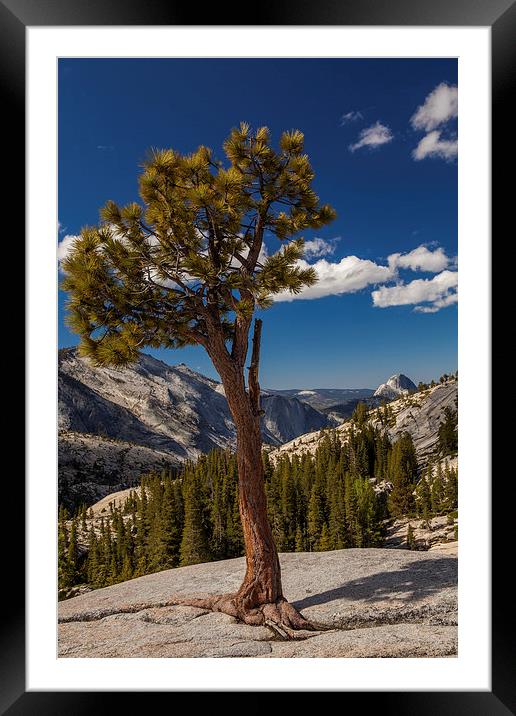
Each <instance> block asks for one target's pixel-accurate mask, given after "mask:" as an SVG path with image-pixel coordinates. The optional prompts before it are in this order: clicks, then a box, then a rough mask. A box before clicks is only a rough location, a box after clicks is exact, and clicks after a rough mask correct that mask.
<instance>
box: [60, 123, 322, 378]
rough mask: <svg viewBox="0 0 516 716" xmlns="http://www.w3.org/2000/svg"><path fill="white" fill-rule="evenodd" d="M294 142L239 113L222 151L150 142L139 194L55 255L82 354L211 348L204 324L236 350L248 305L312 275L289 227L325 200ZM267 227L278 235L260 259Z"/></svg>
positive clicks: (309, 225) (294, 288) (129, 355)
mask: <svg viewBox="0 0 516 716" xmlns="http://www.w3.org/2000/svg"><path fill="white" fill-rule="evenodd" d="M303 145H304V138H303V134H302V133H301V132H300V131H298V130H293V131H290V132H284V133H283V134H282V136H281V137H280V140H279V147H278V148H277V149H275V148H274V147H273V146H272V143H271V138H270V134H269V130H268V129H267V128H266V127H261V128H259V129H257V130H255V131H253V130H252V129H251V128H250V126H249V125H248V124H246V123H241V124H240V126H239V127H238V128H235V129H233V130H232V131H231V133H230V135H229V137H228V138H227V139H226V141H225V142H224V145H223V146H224V152H225V161H224V162H222V161H219V160H216V159H215V158H214V157H213V154H212V150H211V149H209V148H207V147H204V146H200V147H199V148H198V149H197V150H196V151H195V152H193V153H191V154H181V153H179V152H177V151H175V150H173V149H151V150H150V151H149V152H148V155H147V157H146V159H145V161H144V162H143V165H142V171H141V174H140V176H139V191H140V203H137V202H133V203H130V204H128V205H126V206H118V204H116V203H115V202H114V201H108V202H107V203H106V204H105V206H104V207H103V208H102V209H101V212H100V223H99V224H98V225H97V226H91V227H85V228H83V229H82V231H81V232H80V236H79V237H78V239H77V240H76V241H75V243H74V246H73V248H72V250H71V252H70V253H69V255H68V256H67V258H66V259H65V260H64V261H63V264H62V268H63V271H64V273H65V278H64V280H63V282H62V288H63V289H64V290H65V291H67V292H68V293H69V300H68V323H69V326H70V328H71V329H72V330H73V331H75V332H76V333H78V334H79V336H80V350H81V353H82V354H83V355H87V356H89V357H90V358H92V359H93V361H94V362H95V363H96V364H97V365H115V366H120V365H124V364H127V363H131V362H134V361H136V360H137V357H138V352H139V350H140V349H141V348H142V347H144V346H150V347H154V348H157V347H165V348H180V347H182V346H185V345H188V344H201V345H203V346H205V348H206V349H207V351H208V353H210V341H211V340H212V338H213V334H214V332H215V333H217V334H219V335H220V334H222V335H223V337H224V340H225V341H228V342H230V344H231V347H232V351H233V353H238V351H239V350H241V345H242V343H243V342H244V341H245V340H246V338H247V332H248V328H249V323H250V321H251V318H252V314H253V312H254V310H255V309H257V308H267V307H268V306H270V305H271V303H272V300H273V297H274V295H275V294H277V293H279V292H282V291H288V292H291V293H294V294H295V293H299V292H300V291H301V290H302V288H303V287H304V286H310V285H312V284H313V283H314V282H315V281H316V275H315V272H314V270H313V268H311V267H306V266H304V265H303V264H300V263H299V259H300V258H301V257H302V255H303V239H302V238H301V236H300V234H301V232H303V231H305V230H307V229H317V228H320V227H322V226H324V225H325V224H327V223H329V222H330V221H332V219H334V218H335V211H334V210H333V209H332V208H331V207H330V206H328V205H326V204H321V203H320V200H319V197H318V196H317V195H316V193H315V192H314V190H313V188H312V182H313V179H314V172H313V170H312V168H311V165H310V161H309V159H308V157H307V155H306V154H304V153H303ZM266 234H268V235H271V236H275V237H276V238H277V239H279V240H280V241H282V242H283V246H282V248H281V250H280V251H278V252H277V253H275V254H273V255H272V256H269V257H267V258H265V259H261V258H260V257H261V256H263V251H262V247H263V242H264V237H265V235H266Z"/></svg>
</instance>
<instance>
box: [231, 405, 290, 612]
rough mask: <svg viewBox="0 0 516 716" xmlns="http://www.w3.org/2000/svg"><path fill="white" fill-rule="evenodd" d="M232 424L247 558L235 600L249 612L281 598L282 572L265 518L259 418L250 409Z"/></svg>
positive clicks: (241, 413) (240, 413) (234, 418)
mask: <svg viewBox="0 0 516 716" xmlns="http://www.w3.org/2000/svg"><path fill="white" fill-rule="evenodd" d="M247 402H248V403H249V399H248V401H247ZM245 407H246V408H247V406H245ZM246 413H247V414H246ZM233 420H234V421H235V425H236V430H237V464H238V498H239V508H240V519H241V521H242V530H243V534H244V544H245V557H246V573H245V578H244V581H243V583H242V586H241V587H240V589H239V590H238V596H237V599H238V601H239V602H241V604H242V607H243V608H244V609H249V608H251V609H252V608H255V607H257V606H259V605H262V604H267V603H274V602H277V601H278V599H280V598H282V597H283V593H282V588H281V572H280V565H279V560H278V552H277V549H276V545H275V543H274V540H273V537H272V531H271V527H270V524H269V519H268V516H267V498H266V495H265V481H264V474H263V463H262V439H261V431H260V417H259V415H254V414H253V412H252V410H251V406H250V405H249V408H248V409H247V410H242V411H241V412H239V413H235V414H233Z"/></svg>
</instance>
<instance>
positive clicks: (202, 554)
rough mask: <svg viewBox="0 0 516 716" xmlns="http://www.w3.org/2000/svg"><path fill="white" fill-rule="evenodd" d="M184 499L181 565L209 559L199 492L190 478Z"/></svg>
mask: <svg viewBox="0 0 516 716" xmlns="http://www.w3.org/2000/svg"><path fill="white" fill-rule="evenodd" d="M184 500H185V522H184V528H183V537H182V539H181V547H180V558H179V564H180V565H181V566H182V567H183V566H185V565H188V564H199V563H200V562H208V561H209V559H210V552H209V547H208V539H207V535H206V528H205V525H204V523H203V509H202V505H201V501H200V499H199V493H198V491H197V490H196V489H195V484H194V482H193V481H192V480H191V478H190V482H189V484H188V486H187V488H186V490H185V494H184Z"/></svg>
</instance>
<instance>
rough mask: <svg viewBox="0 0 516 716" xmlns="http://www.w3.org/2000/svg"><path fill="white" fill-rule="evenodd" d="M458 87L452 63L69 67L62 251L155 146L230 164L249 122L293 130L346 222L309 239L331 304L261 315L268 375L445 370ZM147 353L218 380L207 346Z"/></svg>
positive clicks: (65, 339)
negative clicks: (235, 137)
mask: <svg viewBox="0 0 516 716" xmlns="http://www.w3.org/2000/svg"><path fill="white" fill-rule="evenodd" d="M456 84H457V62H456V60H454V59H450V60H447V59H428V60H427V59H417V60H402V59H400V60H392V59H379V60H362V59H356V60H355V59H353V60H350V59H335V60H333V59H331V60H330V59H321V60H312V59H309V60H308V59H307V60H299V59H292V60H290V59H271V60H264V59H257V60H248V59H245V60H240V59H233V60H214V59H210V60H201V59H188V60H186V59H185V60H180V59H170V60H158V59H148V60H142V59H135V60H132V59H120V60H111V59H98V60H97V59H84V60H82V59H69V60H60V61H59V206H58V216H59V222H60V227H59V236H58V240H59V241H60V242H61V245H60V248H59V254H60V255H62V254H63V253H64V252H65V250H66V246H67V245H68V244H69V242H70V239H67V237H70V236H74V235H76V234H77V233H78V232H79V231H80V229H81V227H82V226H84V225H88V224H89V225H91V224H95V223H96V222H97V221H98V210H99V208H100V207H101V206H102V205H103V204H104V203H105V202H106V200H107V199H114V200H115V201H117V202H119V203H122V204H123V203H127V202H130V201H134V200H136V199H137V198H138V194H137V175H138V172H139V165H140V163H141V160H142V158H143V157H144V155H145V152H146V150H147V149H148V148H149V147H151V146H154V147H173V148H174V149H177V150H179V151H183V152H190V151H192V150H193V149H195V148H196V147H197V146H198V145H199V144H204V145H208V146H210V147H212V149H213V150H214V151H215V153H216V154H218V155H219V156H220V157H221V158H223V155H222V151H221V145H222V142H223V140H224V138H225V137H226V136H227V134H228V132H229V130H230V129H231V128H232V127H233V126H236V125H238V124H239V123H240V121H246V122H248V123H250V124H251V125H252V126H254V127H257V126H262V125H266V126H268V127H269V129H270V130H271V133H272V136H273V139H275V138H276V139H277V138H278V137H279V135H280V133H281V132H282V131H284V130H286V129H292V128H297V129H300V130H301V131H302V132H303V133H304V135H305V150H306V152H307V154H308V155H309V157H310V159H311V162H312V166H313V168H314V170H315V173H316V178H315V181H314V188H315V190H316V191H317V193H318V194H319V196H320V197H321V200H322V201H323V202H325V203H330V204H331V205H332V206H333V207H334V208H335V209H336V211H337V219H336V220H335V221H334V222H333V223H332V224H330V225H328V226H327V227H325V228H324V229H322V230H319V231H317V232H307V233H306V234H305V239H306V240H307V241H310V242H312V243H310V245H309V246H310V247H311V251H309V252H308V254H307V256H306V260H307V262H308V263H311V264H313V265H315V266H316V269H317V270H318V272H319V273H320V276H321V278H320V281H319V283H318V284H317V285H316V290H317V292H318V293H319V294H321V295H322V297H319V298H312V297H309V294H306V297H305V298H303V297H301V298H298V299H296V300H293V301H280V302H277V303H275V305H274V306H273V307H272V308H271V309H269V310H267V311H266V312H264V315H263V318H264V328H263V339H262V340H263V348H262V353H263V355H262V363H261V384H262V385H263V386H265V387H269V388H307V387H342V388H345V387H372V388H374V387H376V386H377V385H378V384H379V383H381V382H384V381H385V380H386V379H387V378H388V377H389V376H390V375H391V374H393V373H397V372H403V373H405V374H407V375H408V376H410V377H411V378H412V379H413V380H415V381H416V382H417V381H419V380H425V381H426V380H430V379H432V378H438V377H439V376H440V375H441V374H442V373H443V372H451V371H454V370H456V367H457V305H456V302H455V301H456V295H455V292H456V276H457V267H456V262H455V259H456V254H457V159H456V153H457V142H456V122H457V120H456V98H457V91H456ZM316 239H317V241H316ZM275 249H276V246H275V245H274V243H273V242H272V241H270V242H269V244H268V250H269V252H272V251H274V250H275ZM353 257H356V258H353ZM389 257H391V258H390V259H389ZM64 299H65V296H64V295H63V294H62V292H61V295H60V299H59V309H60V321H59V345H60V347H62V346H71V345H75V344H76V343H77V337H76V336H75V335H73V334H72V333H70V332H69V331H68V329H67V328H66V326H65V325H64V323H63V317H64ZM149 352H151V353H152V354H153V355H156V356H157V357H159V358H161V359H162V360H165V361H166V362H168V363H180V362H184V363H187V364H188V365H190V366H191V367H192V368H194V369H196V370H200V371H201V372H203V373H205V374H207V375H210V376H212V377H215V378H216V377H217V375H216V373H215V371H214V369H213V368H212V367H211V364H210V361H209V359H208V357H207V356H206V355H205V354H204V352H203V350H202V349H201V348H186V349H183V350H181V351H169V350H168V351H156V350H149Z"/></svg>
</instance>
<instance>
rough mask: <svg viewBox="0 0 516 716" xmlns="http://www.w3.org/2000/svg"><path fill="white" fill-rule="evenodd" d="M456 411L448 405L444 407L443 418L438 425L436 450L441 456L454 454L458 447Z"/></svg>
mask: <svg viewBox="0 0 516 716" xmlns="http://www.w3.org/2000/svg"><path fill="white" fill-rule="evenodd" d="M457 424H458V419H457V411H455V410H452V409H451V408H450V407H449V406H447V407H446V408H445V409H444V419H443V422H442V423H441V425H440V426H439V433H438V435H439V441H438V450H439V453H440V454H441V455H443V456H445V455H456V454H457V449H458V433H457Z"/></svg>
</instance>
